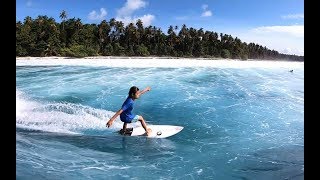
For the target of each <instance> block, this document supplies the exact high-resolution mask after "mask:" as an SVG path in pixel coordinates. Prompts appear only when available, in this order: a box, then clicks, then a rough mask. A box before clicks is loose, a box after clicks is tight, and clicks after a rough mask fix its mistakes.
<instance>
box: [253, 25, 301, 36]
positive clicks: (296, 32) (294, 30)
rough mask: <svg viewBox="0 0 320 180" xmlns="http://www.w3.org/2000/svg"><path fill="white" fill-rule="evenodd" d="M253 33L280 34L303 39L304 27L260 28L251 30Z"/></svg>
mask: <svg viewBox="0 0 320 180" xmlns="http://www.w3.org/2000/svg"><path fill="white" fill-rule="evenodd" d="M252 31H253V32H255V33H270V34H272V33H282V34H288V35H292V36H295V37H304V25H292V26H262V27H258V28H254V29H253V30H252Z"/></svg>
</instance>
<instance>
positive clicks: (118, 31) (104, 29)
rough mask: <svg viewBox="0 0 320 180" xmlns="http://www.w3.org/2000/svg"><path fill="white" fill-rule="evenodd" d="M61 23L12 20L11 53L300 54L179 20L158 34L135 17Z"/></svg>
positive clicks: (283, 56)
mask: <svg viewBox="0 0 320 180" xmlns="http://www.w3.org/2000/svg"><path fill="white" fill-rule="evenodd" d="M59 17H60V18H61V20H62V21H61V23H57V22H55V19H53V18H48V17H47V16H38V17H37V18H36V19H32V18H31V17H29V16H27V17H26V18H25V19H24V21H23V22H20V21H18V22H16V56H70V57H86V56H96V55H104V56H124V55H127V56H150V55H155V56H173V57H209V58H236V59H242V60H246V59H249V58H250V59H290V60H298V61H303V60H304V57H303V56H296V55H286V54H281V53H279V52H277V51H274V50H269V49H267V48H266V47H263V46H261V45H258V44H255V43H249V44H247V43H245V42H241V40H240V39H238V38H237V37H236V38H234V37H232V36H231V35H228V34H223V33H217V32H213V31H204V30H203V29H202V28H200V29H195V28H192V27H187V26H186V25H185V24H184V25H182V26H181V28H180V29H178V27H177V26H175V28H174V26H169V27H168V30H167V31H165V32H166V33H167V34H164V33H163V32H162V30H161V29H160V28H157V27H155V26H148V27H144V26H143V22H142V21H141V20H138V21H137V22H135V23H129V24H128V25H126V26H124V24H123V23H122V22H121V21H117V20H115V19H114V18H112V19H110V20H109V21H106V20H103V21H101V23H99V24H82V22H81V19H79V18H77V19H76V18H71V19H68V18H67V12H66V11H64V10H63V11H62V12H61V13H60V16H59Z"/></svg>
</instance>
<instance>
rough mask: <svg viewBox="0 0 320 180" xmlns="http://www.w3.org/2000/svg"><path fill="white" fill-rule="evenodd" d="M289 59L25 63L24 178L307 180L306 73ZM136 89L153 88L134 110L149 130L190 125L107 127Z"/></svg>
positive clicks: (19, 124) (21, 103) (19, 162)
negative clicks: (202, 63) (126, 132)
mask: <svg viewBox="0 0 320 180" xmlns="http://www.w3.org/2000/svg"><path fill="white" fill-rule="evenodd" d="M26 61H27V60H26ZM243 63H244V64H245V63H246V62H243ZM286 63H287V65H286V67H277V66H276V65H275V66H273V67H269V66H268V68H264V67H263V66H257V67H251V66H250V67H247V68H246V67H241V68H240V67H239V68H237V67H234V66H232V67H228V66H224V67H219V66H217V67H183V66H182V67H172V68H170V67H140V68H137V67H108V66H103V65H100V66H94V65H74V64H73V65H40V66H39V65H37V66H36V65H32V64H31V65H17V66H16V104H17V105H16V179H76V180H78V179H219V180H220V179H221V180H223V179H227V180H229V179H230V180H233V179H235V180H236V179H259V180H264V179H266V180H267V179H268V180H269V179H295V180H296V179H304V68H303V63H301V64H302V65H299V66H294V67H293V68H292V67H291V64H292V63H293V62H286ZM291 69H292V70H293V72H290V70H291ZM131 86H138V87H139V88H140V89H144V88H145V87H147V86H150V87H151V91H149V92H147V93H145V94H144V95H142V96H141V98H140V99H138V100H136V102H135V105H134V110H133V112H134V113H135V114H139V115H142V116H143V117H144V119H145V120H146V121H147V124H152V125H177V126H183V127H184V129H183V130H182V131H181V132H180V133H178V134H176V135H174V136H171V137H168V138H165V139H151V138H146V137H129V136H121V135H119V134H118V133H117V131H118V130H119V129H120V128H121V127H122V123H121V121H120V119H119V117H118V118H117V119H116V121H115V122H114V123H113V125H112V126H111V128H106V122H107V121H108V120H109V118H111V117H112V116H113V115H114V113H115V112H116V111H117V110H119V109H120V108H121V105H122V103H123V101H124V100H125V99H126V97H127V94H128V91H129V88H130V87H131ZM130 126H131V127H136V126H140V123H139V122H138V123H133V124H130V125H129V127H130Z"/></svg>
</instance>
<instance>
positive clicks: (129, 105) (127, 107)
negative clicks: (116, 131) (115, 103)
mask: <svg viewBox="0 0 320 180" xmlns="http://www.w3.org/2000/svg"><path fill="white" fill-rule="evenodd" d="M133 104H134V101H133V99H132V98H130V97H128V98H127V99H126V100H125V101H124V103H123V104H122V107H121V109H122V110H123V112H122V113H121V114H120V120H121V121H122V122H126V123H130V122H131V121H132V119H133V118H134V117H135V115H134V114H132V110H133Z"/></svg>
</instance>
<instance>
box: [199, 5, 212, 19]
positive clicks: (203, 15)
mask: <svg viewBox="0 0 320 180" xmlns="http://www.w3.org/2000/svg"><path fill="white" fill-rule="evenodd" d="M208 7H209V6H208V5H207V4H203V5H202V9H203V12H202V14H201V17H209V16H212V12H211V11H210V10H208Z"/></svg>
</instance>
